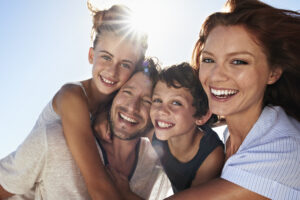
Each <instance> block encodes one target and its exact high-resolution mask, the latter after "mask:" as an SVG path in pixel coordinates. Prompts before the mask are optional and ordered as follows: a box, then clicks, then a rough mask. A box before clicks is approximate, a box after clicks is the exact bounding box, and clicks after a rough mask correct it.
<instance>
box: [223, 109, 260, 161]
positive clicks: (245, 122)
mask: <svg viewBox="0 0 300 200" xmlns="http://www.w3.org/2000/svg"><path fill="white" fill-rule="evenodd" d="M261 112H262V110H261V108H257V109H256V110H255V109H252V110H248V111H245V112H243V113H239V114H236V115H231V116H226V117H225V118H226V123H227V127H228V131H229V133H230V136H229V138H228V140H227V142H226V144H225V145H226V158H227V157H230V156H231V155H232V154H234V153H236V152H237V150H238V149H239V147H240V146H241V144H242V143H243V141H244V140H245V138H246V137H247V135H248V133H249V132H250V130H251V129H252V127H253V125H254V124H255V123H256V121H257V120H258V118H259V116H260V114H261Z"/></svg>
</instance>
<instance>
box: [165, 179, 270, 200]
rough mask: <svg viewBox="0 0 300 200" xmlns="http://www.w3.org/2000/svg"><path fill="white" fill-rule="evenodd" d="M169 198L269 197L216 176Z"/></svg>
mask: <svg viewBox="0 0 300 200" xmlns="http://www.w3.org/2000/svg"><path fill="white" fill-rule="evenodd" d="M167 199H169V200H171V199H172V200H185V199H189V200H196V199H197V200H198V199H205V200H213V199H214V200H240V199H243V200H252V199H255V200H265V199H268V198H266V197H263V196H261V195H259V194H257V193H254V192H251V191H250V190H247V189H245V188H243V187H240V186H238V185H236V184H234V183H231V182H229V181H227V180H225V179H222V178H216V179H214V180H211V181H209V182H208V183H205V184H202V185H198V186H195V187H191V188H189V189H187V190H184V191H182V192H179V193H176V194H175V195H174V196H171V197H169V198H167Z"/></svg>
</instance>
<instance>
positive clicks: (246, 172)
mask: <svg viewBox="0 0 300 200" xmlns="http://www.w3.org/2000/svg"><path fill="white" fill-rule="evenodd" d="M226 134H228V130H225V131H224V138H226V139H227V138H228V137H227V135H226ZM221 177H222V178H223V179H226V180H228V181H230V182H233V183H235V184H237V185H240V186H241V187H244V188H246V189H248V190H251V191H253V192H255V193H258V194H261V195H263V196H265V197H268V198H271V199H280V200H282V199H288V200H291V199H300V123H299V122H298V121H296V120H295V119H293V118H291V117H289V116H287V115H286V114H285V112H284V111H283V109H282V108H280V107H265V108H264V110H263V112H262V114H261V116H260V117H259V119H258V121H257V122H256V123H255V124H254V126H253V127H252V129H251V131H250V132H249V133H248V135H247V137H246V138H245V140H244V141H243V143H242V145H241V146H240V148H239V149H238V151H237V152H236V153H235V154H234V155H232V156H231V157H230V158H229V159H228V160H227V161H226V163H225V165H224V168H223V171H222V175H221Z"/></svg>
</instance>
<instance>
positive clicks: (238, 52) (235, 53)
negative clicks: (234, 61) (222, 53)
mask: <svg viewBox="0 0 300 200" xmlns="http://www.w3.org/2000/svg"><path fill="white" fill-rule="evenodd" d="M203 53H205V54H208V55H211V56H213V55H214V54H213V53H211V52H209V51H205V50H204V51H202V53H201V54H203ZM239 54H246V55H249V56H252V57H255V56H254V55H253V54H252V53H250V52H248V51H237V52H232V53H229V54H226V55H228V56H234V55H239Z"/></svg>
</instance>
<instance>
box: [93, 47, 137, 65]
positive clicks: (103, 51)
mask: <svg viewBox="0 0 300 200" xmlns="http://www.w3.org/2000/svg"><path fill="white" fill-rule="evenodd" d="M99 52H100V53H106V54H108V55H110V56H111V57H114V55H113V54H111V53H109V52H108V51H106V50H100V51H99ZM122 61H123V62H128V63H131V64H132V65H134V64H133V62H132V61H131V60H126V59H125V60H122Z"/></svg>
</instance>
